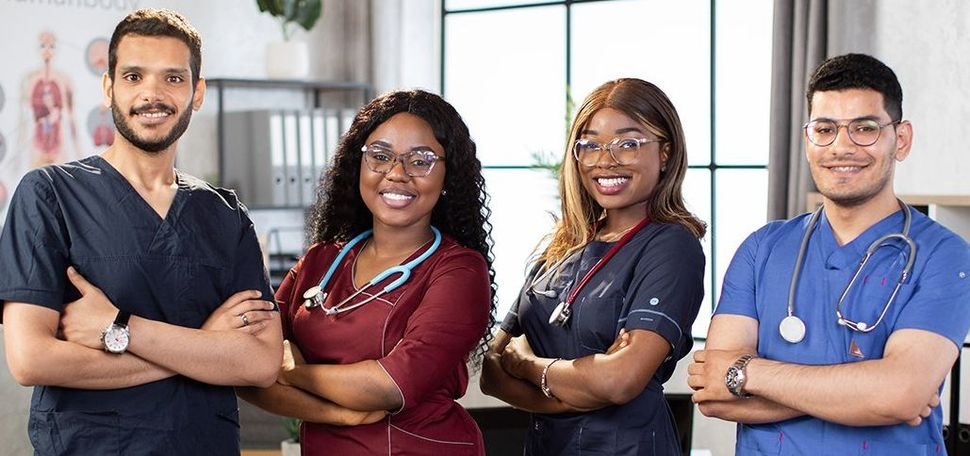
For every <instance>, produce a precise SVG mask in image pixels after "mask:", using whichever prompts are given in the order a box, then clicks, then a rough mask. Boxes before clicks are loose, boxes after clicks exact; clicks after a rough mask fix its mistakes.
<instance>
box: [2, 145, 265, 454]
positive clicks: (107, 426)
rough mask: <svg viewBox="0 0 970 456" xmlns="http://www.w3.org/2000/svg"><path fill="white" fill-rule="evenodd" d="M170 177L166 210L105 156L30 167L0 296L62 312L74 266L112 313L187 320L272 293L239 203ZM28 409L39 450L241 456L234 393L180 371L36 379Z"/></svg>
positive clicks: (70, 296)
mask: <svg viewBox="0 0 970 456" xmlns="http://www.w3.org/2000/svg"><path fill="white" fill-rule="evenodd" d="M177 183H178V189H177V191H176V193H175V196H174V199H173V201H172V205H171V207H170V209H169V211H168V213H167V215H166V216H165V217H164V218H162V217H160V216H159V215H158V213H157V212H155V210H154V209H152V207H151V206H150V205H149V204H148V203H147V202H146V201H145V200H144V199H142V197H141V196H140V195H139V194H138V192H137V191H135V189H134V188H133V187H132V186H131V185H130V184H129V182H128V181H127V180H126V179H125V178H124V177H123V176H122V175H121V174H120V173H119V172H118V171H117V170H115V169H114V168H113V167H112V166H111V165H110V164H109V163H108V162H107V161H105V160H104V159H102V158H101V157H98V156H92V157H88V158H85V159H83V160H79V161H77V162H72V163H68V164H64V165H54V166H48V167H45V168H41V169H38V170H34V171H31V172H30V173H28V174H27V175H26V176H25V177H24V178H23V180H22V181H21V184H20V185H19V187H18V189H17V191H16V193H15V195H14V197H13V199H12V202H11V206H10V210H9V213H8V219H7V223H6V225H5V226H4V231H3V235H2V237H0V270H3V271H4V274H2V277H0V300H3V301H18V302H25V303H29V304H35V305H40V306H44V307H48V308H51V309H53V310H56V311H59V312H60V311H62V310H63V308H64V306H65V304H66V303H68V302H71V301H73V300H75V299H77V298H78V297H79V295H78V293H77V291H76V290H74V289H73V287H72V286H71V285H70V283H69V282H68V281H67V278H66V269H67V267H68V266H71V265H73V266H74V267H75V268H77V270H78V271H79V272H80V273H81V274H82V275H84V276H85V277H86V278H87V279H88V280H89V281H90V282H91V283H93V284H94V285H96V286H97V287H99V288H100V289H101V290H102V291H103V292H104V293H105V295H107V296H108V298H109V299H110V300H111V301H112V303H114V304H115V305H116V306H117V307H118V308H119V309H122V310H125V311H128V312H130V313H132V314H134V315H138V316H140V317H143V318H148V319H151V320H157V321H162V322H166V323H170V324H175V325H179V326H184V327H191V328H198V327H200V326H201V325H202V324H203V323H204V322H205V320H206V318H207V317H208V316H209V315H210V314H211V313H212V311H213V310H215V309H216V308H217V307H218V306H219V305H220V304H222V302H223V301H225V300H226V299H227V298H228V297H229V296H231V295H232V294H234V293H236V292H239V291H243V290H247V289H258V290H260V291H261V292H262V294H263V297H262V299H266V300H272V299H273V297H272V290H271V289H270V287H269V281H268V278H267V276H266V273H265V268H264V266H263V261H262V255H261V253H260V249H259V244H258V242H257V240H256V236H255V231H254V229H253V225H252V222H251V221H250V220H249V217H248V215H247V213H246V209H245V206H243V205H242V204H241V203H240V202H239V201H238V200H237V199H236V197H235V194H234V193H233V192H231V191H228V190H223V189H218V188H214V187H212V186H210V185H209V184H207V183H205V182H204V181H201V180H199V179H197V178H194V177H192V176H189V175H186V174H184V173H181V172H177ZM136 337H138V334H137V333H135V334H132V338H136ZM30 414H31V417H30V422H29V426H28V427H29V431H30V437H31V441H32V442H33V443H34V445H35V448H36V449H37V452H38V454H49V453H57V452H59V451H68V452H74V453H84V454H108V453H114V454H118V453H120V454H142V453H146V452H150V451H161V452H162V453H166V452H168V453H167V454H175V453H178V454H238V431H239V429H238V411H237V405H236V399H235V395H234V392H233V389H232V388H230V387H225V386H213V385H207V384H203V383H200V382H197V381H194V380H191V379H189V378H187V377H183V376H180V375H176V376H174V377H171V378H168V379H165V380H160V381H157V382H152V383H148V384H144V385H139V386H134V387H130V388H122V389H117V390H105V391H93V390H78V389H72V388H61V387H49V386H38V387H36V388H35V389H34V395H33V399H32V401H31V412H30ZM88 435H90V436H93V437H92V438H88V437H87V436H88ZM82 436H83V437H82ZM95 437H96V438H95Z"/></svg>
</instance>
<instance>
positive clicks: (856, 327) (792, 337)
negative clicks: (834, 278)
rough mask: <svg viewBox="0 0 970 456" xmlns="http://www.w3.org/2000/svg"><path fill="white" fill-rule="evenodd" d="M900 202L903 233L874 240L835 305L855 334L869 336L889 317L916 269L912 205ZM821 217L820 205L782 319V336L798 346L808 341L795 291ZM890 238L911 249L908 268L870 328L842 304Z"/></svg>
mask: <svg viewBox="0 0 970 456" xmlns="http://www.w3.org/2000/svg"><path fill="white" fill-rule="evenodd" d="M896 201H897V202H899V207H900V209H902V211H903V231H902V232H900V233H890V234H886V235H883V236H882V237H880V238H878V239H876V240H875V241H872V243H871V244H869V247H868V248H866V253H865V255H863V256H862V260H861V261H859V265H858V266H856V269H855V273H854V274H852V279H850V280H849V283H848V284H846V286H845V289H843V290H842V294H841V295H840V296H839V301H838V302H837V303H836V304H835V316H836V317H838V323H839V324H840V325H842V326H845V327H847V328H849V329H850V330H853V331H858V332H862V333H867V332H869V331H872V330H873V329H876V326H879V323H881V322H882V319H883V317H885V316H886V312H887V311H889V307H890V306H892V304H893V301H895V300H896V294H897V293H899V288H900V287H901V286H902V285H903V283H904V282H906V279H907V278H909V273H910V271H912V270H913V262H914V261H915V260H916V243H915V242H913V240H912V239H910V237H909V225H910V222H911V221H912V218H913V216H912V214H910V212H909V206H907V205H906V204H904V203H903V202H902V201H899V200H898V199H897V200H896ZM821 214H822V206H820V207H819V208H818V209H817V210H816V211H815V213H814V214H812V218H811V219H810V220H809V222H808V226H807V227H805V234H804V235H803V236H802V243H801V246H800V247H799V248H798V257H797V258H796V259H795V272H793V273H792V277H791V285H790V287H789V288H788V316H787V317H785V318H783V319H782V320H781V324H780V325H778V332H780V333H781V337H782V338H783V339H785V340H787V341H788V342H791V343H793V344H797V343H799V342H801V341H802V339H803V338H805V322H804V321H802V319H801V318H798V317H796V316H795V289H796V288H798V278H799V276H800V275H801V272H802V264H803V263H804V259H805V251H806V250H807V249H808V239H809V238H811V237H812V231H814V230H815V224H816V223H817V222H818V218H819V216H820V215H821ZM890 239H900V240H902V241H903V242H905V243H906V245H908V246H909V255H908V257H907V258H906V265H905V266H903V271H902V274H901V275H900V276H899V280H898V281H897V282H896V288H895V289H894V290H893V294H892V295H890V296H889V299H888V300H887V301H886V304H885V305H884V306H883V307H882V312H881V313H880V314H879V318H878V319H876V322H875V323H873V324H872V325H871V326H870V325H869V324H868V323H866V322H864V321H852V320H849V319H848V318H846V316H845V315H843V314H842V302H843V301H844V300H845V297H846V296H847V295H848V294H849V290H850V289H851V288H852V285H853V284H855V281H856V279H858V278H859V274H860V273H861V272H862V270H863V269H864V268H865V266H866V263H867V262H868V261H869V258H871V257H872V255H873V254H874V253H875V252H876V250H878V249H879V247H881V246H882V245H883V244H884V243H885V242H886V241H888V240H890Z"/></svg>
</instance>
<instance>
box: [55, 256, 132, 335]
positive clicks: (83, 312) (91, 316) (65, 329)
mask: <svg viewBox="0 0 970 456" xmlns="http://www.w3.org/2000/svg"><path fill="white" fill-rule="evenodd" d="M67 278H68V279H70V281H71V284H72V285H74V287H75V288H77V290H78V291H79V292H81V299H78V300H77V301H74V302H71V303H68V304H67V306H65V307H64V312H63V313H62V314H61V320H60V333H61V334H62V335H63V336H64V339H65V340H67V341H69V342H74V343H77V344H80V345H84V346H85V347H89V348H94V349H98V350H100V349H102V348H103V347H104V346H103V343H102V341H101V333H102V332H103V331H104V330H105V329H106V328H107V327H108V326H109V325H111V323H112V322H113V321H114V319H115V317H116V316H117V315H118V308H117V307H115V306H114V304H112V303H111V301H110V300H109V299H108V297H107V296H105V294H104V293H103V292H102V291H101V289H99V288H98V287H96V286H94V285H93V284H91V282H88V281H87V279H85V278H84V277H83V276H81V274H80V273H79V272H77V270H75V269H74V268H73V267H68V268H67Z"/></svg>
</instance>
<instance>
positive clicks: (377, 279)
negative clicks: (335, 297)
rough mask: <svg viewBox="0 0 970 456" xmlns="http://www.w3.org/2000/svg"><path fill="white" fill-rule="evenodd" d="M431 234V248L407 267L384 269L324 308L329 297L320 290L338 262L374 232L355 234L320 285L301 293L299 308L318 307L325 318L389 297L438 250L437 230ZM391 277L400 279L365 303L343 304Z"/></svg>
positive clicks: (335, 268)
mask: <svg viewBox="0 0 970 456" xmlns="http://www.w3.org/2000/svg"><path fill="white" fill-rule="evenodd" d="M431 232H432V233H433V234H434V241H433V242H432V243H431V247H428V249H427V250H425V251H424V253H422V254H421V255H420V256H418V257H417V258H415V259H413V260H411V261H408V262H407V263H404V264H401V265H398V266H392V267H390V268H387V269H385V270H384V271H382V272H381V273H380V274H377V275H376V276H374V278H373V279H370V281H369V282H367V284H365V285H364V286H362V287H360V289H359V290H357V291H355V292H354V293H353V294H351V295H350V296H348V297H346V298H345V299H344V300H343V301H340V302H339V303H337V304H336V305H334V306H330V307H327V306H325V305H323V304H324V302H325V301H326V300H327V296H328V295H329V293H328V292H324V291H323V290H325V289H326V287H327V284H328V283H330V279H331V277H333V274H334V272H336V271H337V267H339V266H340V262H341V261H343V259H344V257H345V256H347V252H350V250H351V249H353V248H354V246H356V245H357V244H359V243H360V242H361V241H363V240H364V239H367V238H368V237H370V236H371V234H373V233H374V230H367V231H364V232H363V233H360V234H358V235H357V236H356V237H354V238H353V239H351V240H350V242H348V243H347V244H346V245H344V247H343V248H342V249H340V253H338V254H337V258H335V259H334V260H333V262H332V263H330V268H329V269H327V273H326V274H324V275H323V279H321V280H320V284H319V285H317V286H315V287H312V288H310V289H309V290H307V291H306V292H305V293H303V299H304V301H303V305H304V306H305V307H306V308H307V309H312V308H314V307H320V308H321V309H323V312H324V313H325V314H327V315H328V316H334V315H337V314H340V313H344V312H350V311H351V310H354V309H356V308H358V307H360V306H362V305H364V304H367V303H368V302H371V301H373V300H375V299H377V298H378V297H380V296H381V295H383V294H386V293H390V292H391V291H393V290H394V289H395V288H397V287H400V286H401V285H404V283H405V282H407V281H408V279H410V278H411V270H412V269H414V268H416V267H417V266H418V265H419V264H421V263H422V262H424V260H427V259H428V257H430V256H431V255H432V254H433V253H434V252H435V251H437V250H438V247H439V246H440V245H441V231H438V229H437V228H435V227H434V226H432V227H431ZM392 274H400V275H401V276H400V277H398V278H397V279H394V280H393V281H391V282H390V283H388V284H387V285H385V286H384V288H383V289H382V290H381V291H380V292H378V293H377V294H374V295H371V296H370V297H368V298H367V299H365V300H363V301H361V302H358V303H357V304H354V305H352V306H346V305H347V303H348V302H350V301H351V300H352V299H354V298H356V297H357V296H358V295H360V294H361V293H363V292H364V291H365V290H367V289H368V288H370V287H373V286H376V285H377V284H379V283H381V281H383V280H384V279H386V278H388V277H390V276H391V275H392ZM345 306H346V307H345Z"/></svg>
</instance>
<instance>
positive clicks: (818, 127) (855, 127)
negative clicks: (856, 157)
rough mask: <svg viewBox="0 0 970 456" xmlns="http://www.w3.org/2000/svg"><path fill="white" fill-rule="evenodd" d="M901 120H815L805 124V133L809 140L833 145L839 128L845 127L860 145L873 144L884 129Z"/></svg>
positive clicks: (852, 138)
mask: <svg viewBox="0 0 970 456" xmlns="http://www.w3.org/2000/svg"><path fill="white" fill-rule="evenodd" d="M900 122H902V121H901V120H893V121H891V122H887V123H884V124H881V123H879V121H878V120H876V119H852V120H850V121H848V122H845V123H838V122H835V121H834V120H813V121H811V122H809V123H807V124H805V125H804V127H803V128H805V135H806V136H808V140H809V141H811V142H812V144H815V145H816V146H819V147H826V146H830V145H832V143H834V142H835V139H836V138H837V137H838V136H839V130H840V129H841V128H842V127H845V131H847V132H848V133H849V140H850V141H852V143H853V144H855V145H857V146H859V147H866V146H871V145H873V144H875V143H876V141H879V135H880V134H881V133H882V129H883V128H886V127H888V126H890V125H896V124H898V123H900Z"/></svg>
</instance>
